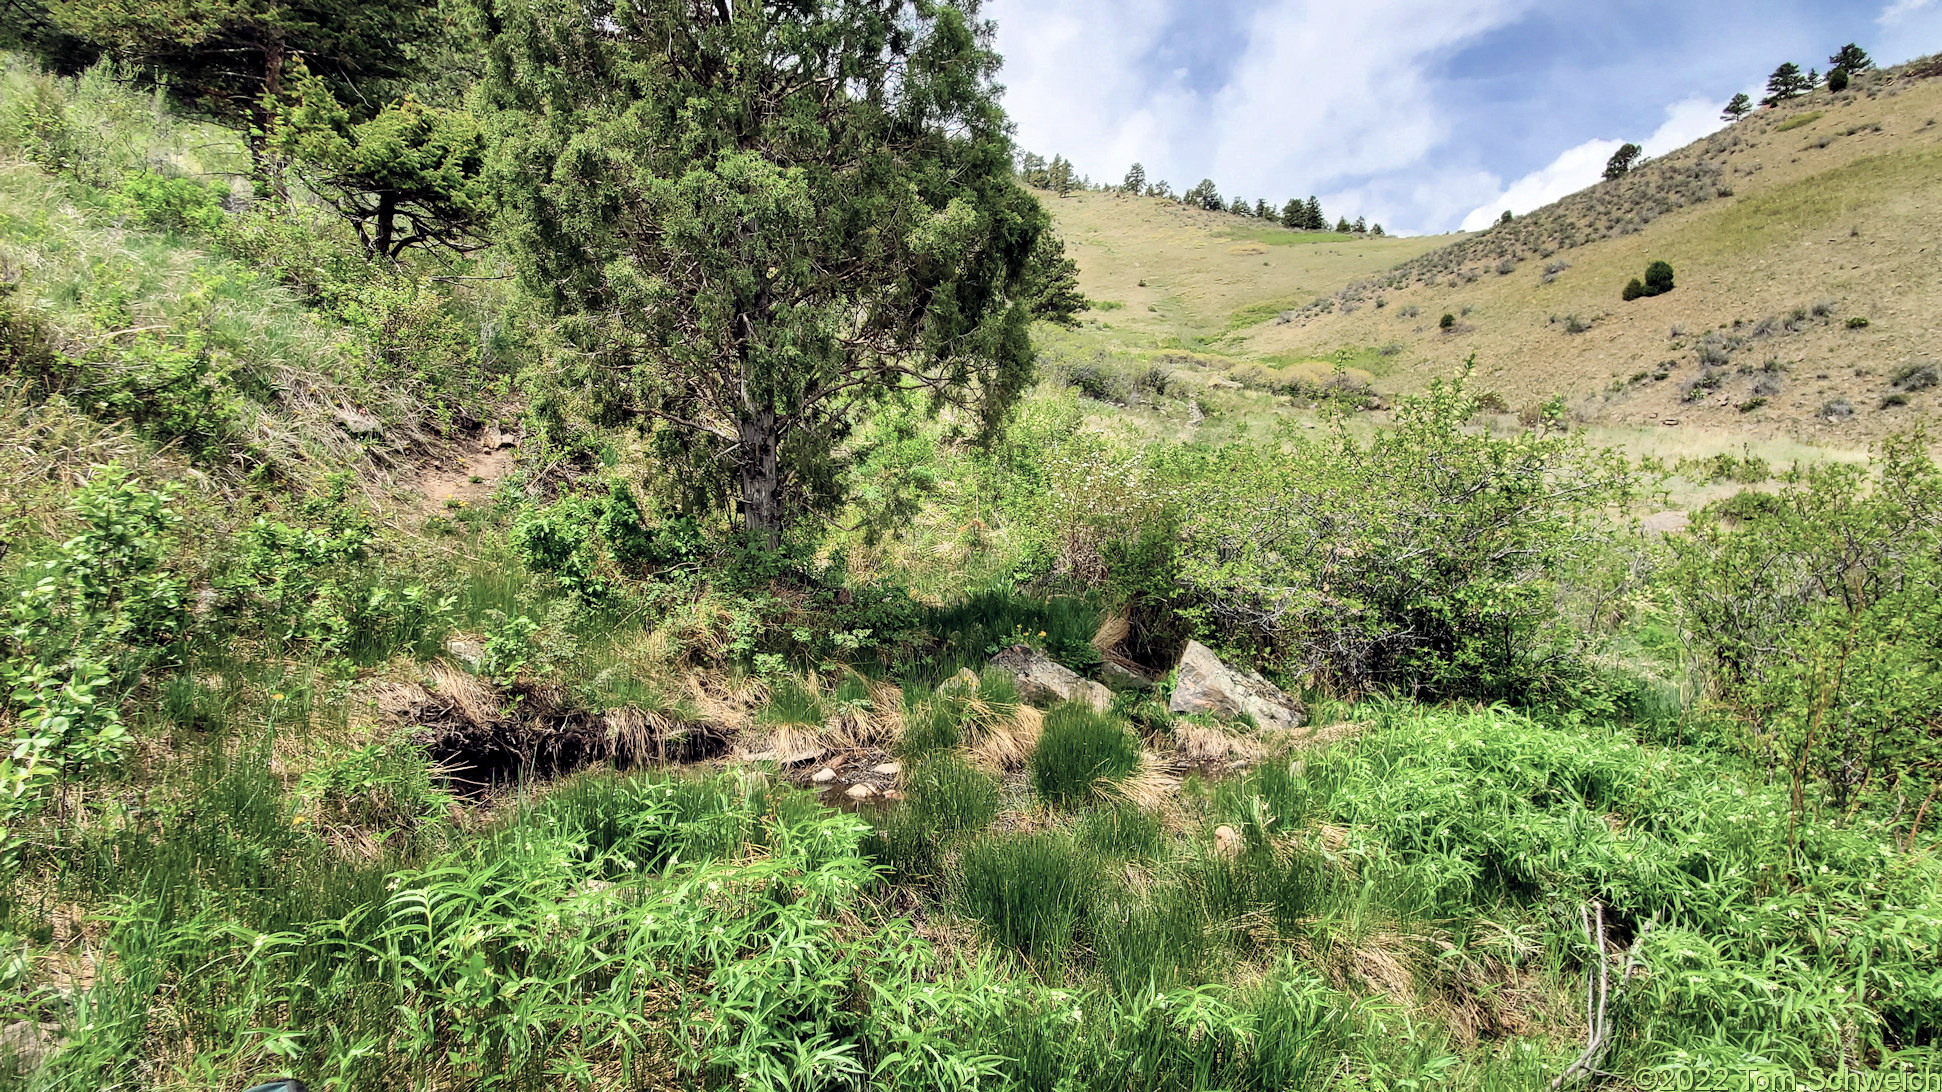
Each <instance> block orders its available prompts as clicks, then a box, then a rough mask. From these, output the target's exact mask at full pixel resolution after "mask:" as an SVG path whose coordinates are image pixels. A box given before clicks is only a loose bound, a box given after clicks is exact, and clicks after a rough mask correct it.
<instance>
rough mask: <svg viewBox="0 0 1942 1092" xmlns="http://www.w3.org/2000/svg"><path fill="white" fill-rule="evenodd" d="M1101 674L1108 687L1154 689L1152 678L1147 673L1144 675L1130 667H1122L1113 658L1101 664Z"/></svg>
mask: <svg viewBox="0 0 1942 1092" xmlns="http://www.w3.org/2000/svg"><path fill="white" fill-rule="evenodd" d="M1099 674H1100V675H1101V676H1103V677H1104V678H1105V680H1106V685H1107V686H1108V687H1112V688H1115V689H1119V690H1151V689H1153V680H1152V679H1149V678H1147V677H1146V676H1145V675H1142V674H1140V673H1139V672H1137V671H1134V670H1133V669H1132V668H1130V667H1121V666H1120V665H1118V664H1116V663H1114V662H1112V661H1111V660H1107V661H1106V662H1105V663H1103V664H1100V665H1099Z"/></svg>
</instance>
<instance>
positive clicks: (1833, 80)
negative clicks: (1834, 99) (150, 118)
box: [1827, 68, 1848, 95]
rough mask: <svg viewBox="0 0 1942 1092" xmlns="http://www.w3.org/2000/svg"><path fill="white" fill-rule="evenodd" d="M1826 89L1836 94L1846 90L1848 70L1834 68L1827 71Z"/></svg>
mask: <svg viewBox="0 0 1942 1092" xmlns="http://www.w3.org/2000/svg"><path fill="white" fill-rule="evenodd" d="M1827 89H1828V90H1829V91H1832V92H1834V93H1835V94H1837V95H1838V94H1840V93H1841V92H1843V91H1846V90H1847V89H1848V70H1847V69H1845V68H1836V69H1833V70H1831V71H1830V72H1828V74H1827Z"/></svg>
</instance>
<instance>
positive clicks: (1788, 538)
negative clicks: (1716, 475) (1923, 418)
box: [1668, 437, 1942, 810]
mask: <svg viewBox="0 0 1942 1092" xmlns="http://www.w3.org/2000/svg"><path fill="white" fill-rule="evenodd" d="M1878 472H1879V478H1878V480H1874V476H1873V475H1872V474H1871V473H1870V471H1869V470H1868V469H1867V468H1863V467H1857V466H1853V465H1848V464H1816V465H1812V466H1809V467H1808V468H1806V469H1805V470H1804V471H1801V472H1800V473H1799V476H1798V477H1796V478H1793V479H1791V480H1789V482H1788V483H1787V484H1786V485H1785V486H1784V487H1783V488H1782V489H1781V491H1780V492H1779V493H1777V494H1775V495H1774V496H1773V498H1772V500H1771V501H1769V502H1766V503H1765V504H1764V505H1763V507H1762V510H1761V511H1760V512H1759V513H1758V516H1757V517H1756V518H1751V519H1739V520H1736V521H1735V522H1734V524H1733V525H1732V526H1729V525H1728V524H1727V522H1726V521H1725V520H1723V519H1721V518H1720V517H1721V516H1722V515H1725V514H1726V513H1725V512H1724V511H1719V510H1712V509H1709V510H1705V511H1702V512H1701V513H1700V518H1698V519H1697V520H1695V522H1694V525H1693V527H1692V529H1691V531H1690V533H1688V534H1686V535H1682V536H1677V537H1676V538H1674V539H1669V540H1668V542H1669V544H1670V545H1671V546H1672V548H1673V550H1674V552H1675V554H1676V555H1677V557H1678V565H1677V567H1676V568H1675V569H1674V581H1673V588H1674V590H1675V593H1676V595H1677V597H1678V602H1679V605H1680V608H1681V610H1682V611H1683V613H1684V616H1685V617H1686V619H1687V625H1688V627H1689V629H1690V632H1693V633H1695V634H1698V635H1701V645H1700V648H1701V650H1702V652H1703V653H1704V655H1705V657H1706V663H1707V664H1708V666H1709V668H1710V670H1711V673H1712V676H1713V685H1714V687H1715V692H1716V693H1717V695H1718V700H1719V701H1720V703H1721V704H1722V705H1723V706H1724V707H1725V708H1726V709H1728V710H1730V711H1731V712H1732V713H1733V714H1734V716H1735V718H1736V719H1737V720H1739V721H1740V722H1741V723H1744V724H1747V725H1755V726H1759V727H1758V731H1757V732H1756V733H1755V734H1754V735H1753V736H1752V738H1750V739H1749V740H1748V741H1747V742H1748V743H1749V745H1750V746H1752V747H1753V748H1754V749H1755V752H1756V753H1758V754H1760V755H1761V757H1763V758H1764V759H1765V760H1766V761H1767V762H1768V763H1769V764H1770V765H1771V766H1772V767H1774V768H1775V769H1776V770H1777V771H1784V773H1785V775H1786V776H1787V777H1788V778H1790V779H1791V781H1792V784H1793V791H1794V793H1795V805H1796V810H1799V808H1800V807H1801V806H1804V804H1805V803H1806V802H1807V801H1808V799H1809V795H1810V792H1811V790H1812V784H1810V782H1818V783H1820V784H1823V785H1825V787H1826V791H1827V792H1828V793H1829V794H1830V795H1831V798H1832V800H1833V802H1834V803H1835V805H1836V806H1837V807H1839V808H1842V809H1845V808H1847V807H1848V806H1849V805H1850V802H1851V801H1853V800H1854V799H1855V798H1856V797H1857V796H1858V795H1859V794H1862V793H1895V792H1903V793H1907V792H1910V791H1913V792H1915V793H1916V795H1918V796H1920V795H1922V794H1925V793H1926V792H1927V791H1928V789H1929V787H1930V786H1931V785H1933V784H1936V783H1938V782H1937V780H1936V778H1935V777H1934V774H1933V771H1934V770H1935V769H1937V768H1942V750H1938V741H1937V737H1936V736H1935V733H1934V732H1933V730H1932V725H1931V721H1930V711H1932V710H1933V709H1935V708H1937V707H1938V704H1937V703H1938V702H1942V662H1938V661H1937V659H1936V657H1935V654H1934V650H1935V649H1936V648H1942V592H1938V589H1939V588H1942V530H1938V528H1942V472H1938V470H1937V469H1936V466H1935V463H1934V462H1933V460H1932V459H1931V458H1930V457H1929V456H1928V454H1927V452H1926V450H1925V440H1924V439H1922V438H1920V437H1913V438H1911V437H1897V438H1894V439H1891V440H1889V441H1887V442H1886V443H1884V445H1883V448H1882V452H1881V458H1880V460H1879V463H1878Z"/></svg>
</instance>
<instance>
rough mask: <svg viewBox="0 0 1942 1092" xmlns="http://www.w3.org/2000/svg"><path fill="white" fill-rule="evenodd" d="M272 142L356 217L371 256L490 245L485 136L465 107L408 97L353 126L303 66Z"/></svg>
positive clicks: (346, 212)
mask: <svg viewBox="0 0 1942 1092" xmlns="http://www.w3.org/2000/svg"><path fill="white" fill-rule="evenodd" d="M269 142H270V145H271V147H272V148H274V149H275V150H277V151H279V152H282V153H283V154H285V155H287V156H289V157H291V159H292V160H293V161H294V163H295V165H296V168H297V170H298V171H299V172H300V173H302V174H304V175H305V176H306V177H307V180H308V181H309V182H310V185H311V188H312V189H313V190H314V191H316V192H317V193H318V194H320V195H321V196H323V197H324V198H325V199H326V200H328V201H330V202H331V203H332V204H333V205H335V206H336V207H337V210H338V212H339V213H341V214H342V215H343V216H344V218H345V219H346V220H348V221H350V223H351V226H352V228H353V229H354V230H355V231H356V232H357V237H358V239H359V240H360V241H361V242H363V244H364V249H365V252H366V253H367V254H368V255H370V256H371V257H374V258H395V257H397V256H398V255H399V254H400V253H402V252H403V251H404V250H405V249H406V248H407V247H413V246H417V247H426V248H431V247H444V248H446V249H449V250H455V251H460V252H464V251H468V250H473V249H476V248H477V247H478V246H479V245H481V244H482V243H483V241H484V240H483V237H482V235H481V229H482V228H483V226H484V225H483V223H482V221H483V219H484V216H485V210H486V208H487V207H488V202H487V193H486V187H485V183H484V180H483V178H482V177H481V175H482V172H483V170H484V166H485V152H486V147H485V133H484V132H483V131H482V130H481V129H480V127H479V125H478V124H477V123H476V122H475V121H474V120H473V119H472V117H471V116H470V115H468V114H466V113H464V112H463V111H454V110H442V109H438V108H435V107H430V106H426V105H425V104H424V103H421V102H419V101H417V100H416V99H414V98H411V97H409V96H407V97H406V98H404V99H402V100H400V101H398V102H395V103H391V104H389V105H387V106H385V107H384V108H383V109H381V110H379V111H378V113H377V115H376V116H375V117H373V118H371V119H370V120H368V121H363V122H353V121H352V120H351V113H350V110H349V109H347V108H346V107H345V106H344V105H343V104H342V103H340V102H338V101H337V97H336V96H335V95H333V94H332V93H331V91H330V88H329V87H327V86H325V84H324V82H323V81H322V80H320V79H318V78H317V77H316V76H315V75H313V74H311V72H310V71H309V70H308V68H307V67H305V66H303V65H302V64H301V63H299V64H298V66H297V68H296V69H295V71H294V73H293V78H292V80H291V90H290V91H289V93H288V94H287V95H286V96H284V101H282V102H280V103H278V104H277V114H276V121H275V125H274V128H273V129H272V132H271V134H270V141H269Z"/></svg>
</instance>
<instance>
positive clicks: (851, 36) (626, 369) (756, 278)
mask: <svg viewBox="0 0 1942 1092" xmlns="http://www.w3.org/2000/svg"><path fill="white" fill-rule="evenodd" d="M478 2H479V3H480V4H481V5H482V10H481V12H480V16H481V22H482V24H483V29H484V30H485V31H486V33H487V35H488V36H489V38H488V45H487V57H486V64H487V76H486V79H485V81H484V86H483V97H484V101H485V104H486V106H487V108H488V109H490V110H491V111H492V112H493V115H492V119H493V126H492V128H493V135H494V138H495V141H494V157H493V160H492V164H491V168H492V169H491V179H492V182H493V184H494V188H495V190H496V192H497V195H498V198H499V200H500V202H501V214H500V217H499V220H498V222H497V231H498V237H499V238H500V239H501V240H503V242H504V244H505V246H506V247H507V249H508V251H509V252H510V254H511V257H512V259H513V261H514V262H515V264H516V267H517V268H518V270H519V273H520V278H521V281H522V282H523V284H524V285H525V287H526V288H527V290H528V291H530V292H531V293H533V295H534V296H535V297H536V298H537V300H538V301H539V302H540V303H541V304H542V305H544V306H545V307H546V308H547V309H549V310H550V312H551V313H552V315H553V316H554V318H555V320H556V321H555V336H556V337H557V338H558V340H559V342H560V343H561V345H562V349H563V351H562V352H561V353H560V354H559V359H560V362H561V364H562V366H572V367H575V368H577V369H580V371H581V372H582V373H584V375H585V376H586V377H587V382H588V385H597V386H598V387H599V388H600V389H601V392H602V393H601V398H602V399H603V404H604V405H606V406H609V407H612V408H611V412H612V413H614V414H617V415H624V416H625V417H626V418H631V419H633V420H635V421H637V422H639V423H641V424H642V425H643V426H644V427H647V428H649V429H650V432H651V436H652V440H653V443H654V446H655V448H656V450H657V451H658V452H659V453H660V455H661V456H662V457H663V459H664V461H665V463H666V466H667V469H668V474H669V477H670V478H671V479H674V480H678V481H683V482H686V483H687V484H688V486H689V488H690V489H691V491H692V492H691V495H694V496H696V497H697V498H701V497H711V496H712V497H719V498H723V499H734V500H738V501H739V502H740V507H741V513H742V519H743V522H744V523H745V525H746V527H747V528H748V530H749V532H750V533H751V536H752V537H753V538H755V539H758V540H761V541H766V542H767V543H769V544H771V545H773V544H776V543H778V542H779V540H780V536H781V533H782V531H783V530H784V528H785V527H786V526H787V525H789V524H790V523H792V522H794V521H797V520H800V519H801V518H802V517H804V516H805V515H807V514H809V513H811V512H814V511H817V510H826V509H828V508H829V507H831V506H834V505H835V504H838V503H840V502H841V500H842V491H841V487H840V482H841V473H840V472H841V469H842V460H843V457H844V455H843V452H844V443H845V441H846V440H847V439H848V438H849V436H850V435H851V434H852V432H853V430H854V429H855V428H856V427H857V426H858V425H859V424H860V423H862V422H863V421H864V420H865V419H866V418H867V417H869V416H870V415H871V414H872V412H873V411H875V410H876V409H878V408H879V407H882V406H884V405H886V404H887V403H893V402H906V401H918V400H921V401H922V402H923V404H925V405H927V406H929V407H930V408H932V409H937V408H941V407H944V406H952V407H957V408H959V410H960V411H961V412H962V414H963V416H962V417H961V418H960V420H963V421H965V422H967V423H968V427H970V428H972V429H974V430H975V431H976V432H978V433H979V434H981V435H984V436H990V435H992V434H994V433H995V432H996V431H997V430H998V429H999V428H1000V427H1001V426H1002V424H1003V422H1004V420H1005V418H1006V416H1007V413H1008V411H1009V410H1010V409H1011V407H1012V406H1013V405H1014V404H1015V403H1016V401H1017V400H1018V398H1019V396H1020V395H1021V394H1022V393H1023V392H1024V390H1025V389H1026V388H1027V386H1028V385H1029V384H1030V383H1031V381H1032V376H1033V366H1032V362H1033V351H1032V344H1031V337H1030V327H1031V323H1032V320H1033V319H1034V318H1035V317H1037V318H1046V319H1053V320H1062V321H1068V322H1069V321H1071V315H1072V311H1073V306H1074V304H1073V296H1072V294H1071V277H1072V272H1071V268H1070V266H1069V264H1060V263H1059V261H1058V260H1057V256H1058V255H1059V252H1060V248H1059V247H1058V245H1057V243H1056V241H1055V240H1052V239H1048V238H1047V236H1048V234H1049V232H1050V224H1049V220H1048V217H1047V215H1046V213H1045V211H1044V210H1043V209H1042V208H1041V207H1040V206H1039V204H1038V202H1037V201H1036V200H1034V199H1033V198H1032V197H1031V195H1030V194H1028V193H1026V192H1025V191H1024V190H1022V189H1021V188H1020V187H1019V186H1018V185H1017V183H1016V180H1015V178H1014V175H1013V173H1012V162H1011V156H1012V147H1011V142H1010V138H1009V137H1008V135H1007V122H1006V119H1005V115H1004V111H1003V110H1002V109H1001V108H1000V106H999V103H998V89H997V87H996V85H995V83H994V77H995V76H996V74H997V70H998V65H999V60H998V57H997V55H996V54H995V53H994V52H993V51H992V48H991V34H992V31H991V27H990V24H989V23H987V22H984V21H982V20H980V19H979V17H978V8H979V3H978V0H793V2H791V3H788V4H735V5H733V6H732V7H731V5H730V4H729V3H728V2H727V0H708V2H699V0H641V2H639V3H634V4H625V5H615V6H612V7H604V6H603V7H593V6H589V5H582V4H577V3H569V2H565V0H478Z"/></svg>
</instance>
